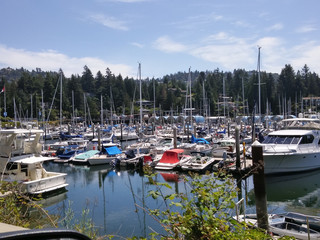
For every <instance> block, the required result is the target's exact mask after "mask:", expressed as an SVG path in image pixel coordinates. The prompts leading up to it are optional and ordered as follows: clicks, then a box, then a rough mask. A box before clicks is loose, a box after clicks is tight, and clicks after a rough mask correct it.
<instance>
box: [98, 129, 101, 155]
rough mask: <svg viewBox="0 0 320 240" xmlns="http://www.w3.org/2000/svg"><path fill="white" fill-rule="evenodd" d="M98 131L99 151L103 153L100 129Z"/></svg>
mask: <svg viewBox="0 0 320 240" xmlns="http://www.w3.org/2000/svg"><path fill="white" fill-rule="evenodd" d="M97 131H98V150H99V151H102V146H101V131H100V127H98V129H97Z"/></svg>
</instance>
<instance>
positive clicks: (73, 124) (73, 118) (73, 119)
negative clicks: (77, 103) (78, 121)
mask: <svg viewBox="0 0 320 240" xmlns="http://www.w3.org/2000/svg"><path fill="white" fill-rule="evenodd" d="M71 93H72V126H75V122H74V121H75V116H74V92H73V90H72V92H71Z"/></svg>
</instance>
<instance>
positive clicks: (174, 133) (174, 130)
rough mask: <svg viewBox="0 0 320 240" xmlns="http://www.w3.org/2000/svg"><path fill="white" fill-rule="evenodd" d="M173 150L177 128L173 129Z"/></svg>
mask: <svg viewBox="0 0 320 240" xmlns="http://www.w3.org/2000/svg"><path fill="white" fill-rule="evenodd" d="M173 148H177V128H176V127H173Z"/></svg>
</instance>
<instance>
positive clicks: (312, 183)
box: [265, 170, 320, 215]
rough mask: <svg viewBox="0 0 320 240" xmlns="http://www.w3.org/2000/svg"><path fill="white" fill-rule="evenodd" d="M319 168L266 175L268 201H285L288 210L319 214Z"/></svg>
mask: <svg viewBox="0 0 320 240" xmlns="http://www.w3.org/2000/svg"><path fill="white" fill-rule="evenodd" d="M319 179H320V170H315V171H308V172H303V173H299V174H288V175H283V176H267V177H266V179H265V180H266V192H267V200H268V204H269V203H270V202H273V203H275V202H277V203H284V202H285V203H286V205H287V206H286V208H287V209H288V210H290V211H295V210H296V211H299V212H303V213H308V214H313V215H318V214H315V212H318V213H319V214H320V182H319Z"/></svg>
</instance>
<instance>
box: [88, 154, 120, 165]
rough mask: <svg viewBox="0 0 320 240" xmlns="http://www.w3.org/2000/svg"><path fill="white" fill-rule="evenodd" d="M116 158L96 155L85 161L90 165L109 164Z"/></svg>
mask: <svg viewBox="0 0 320 240" xmlns="http://www.w3.org/2000/svg"><path fill="white" fill-rule="evenodd" d="M115 158H116V157H108V156H106V155H103V154H101V155H98V156H93V157H91V158H88V159H87V161H88V163H89V164H90V165H101V164H110V163H111V162H112V160H113V159H115Z"/></svg>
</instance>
